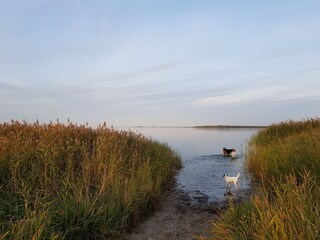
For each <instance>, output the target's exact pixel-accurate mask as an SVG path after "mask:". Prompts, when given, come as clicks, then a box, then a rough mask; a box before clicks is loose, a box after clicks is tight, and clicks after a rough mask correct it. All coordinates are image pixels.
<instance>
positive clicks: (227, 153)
mask: <svg viewBox="0 0 320 240" xmlns="http://www.w3.org/2000/svg"><path fill="white" fill-rule="evenodd" d="M223 156H230V157H232V158H235V157H236V150H235V149H233V148H231V149H227V148H225V147H224V148H223Z"/></svg>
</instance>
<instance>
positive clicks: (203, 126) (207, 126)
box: [133, 125, 267, 129]
mask: <svg viewBox="0 0 320 240" xmlns="http://www.w3.org/2000/svg"><path fill="white" fill-rule="evenodd" d="M133 127H135V128H203V129H207V128H214V129H225V128H239V129H240V128H266V127H267V126H252V125H199V126H133Z"/></svg>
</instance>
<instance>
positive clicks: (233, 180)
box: [223, 173, 240, 193]
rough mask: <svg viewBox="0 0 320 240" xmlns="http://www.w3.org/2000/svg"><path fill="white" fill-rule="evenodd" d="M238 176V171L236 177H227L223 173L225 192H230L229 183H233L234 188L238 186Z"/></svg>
mask: <svg viewBox="0 0 320 240" xmlns="http://www.w3.org/2000/svg"><path fill="white" fill-rule="evenodd" d="M239 176H240V173H238V175H237V176H236V177H229V176H228V175H226V174H224V175H223V178H224V180H226V185H227V192H228V193H231V191H230V185H231V183H233V184H234V186H235V187H236V188H238V187H239V185H238V179H239Z"/></svg>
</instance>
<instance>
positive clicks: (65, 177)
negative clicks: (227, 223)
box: [0, 121, 181, 239]
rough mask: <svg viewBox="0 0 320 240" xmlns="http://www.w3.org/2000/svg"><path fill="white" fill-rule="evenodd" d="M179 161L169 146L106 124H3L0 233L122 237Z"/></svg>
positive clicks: (36, 236)
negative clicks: (95, 127)
mask: <svg viewBox="0 0 320 240" xmlns="http://www.w3.org/2000/svg"><path fill="white" fill-rule="evenodd" d="M180 167H181V161H180V158H179V156H178V155H177V154H176V153H175V152H174V151H173V150H172V149H171V148H170V147H169V146H167V145H165V144H162V143H159V142H157V141H154V140H152V139H149V138H146V137H144V136H142V135H138V134H135V133H132V132H126V131H116V130H113V129H109V128H107V127H106V125H105V124H104V125H100V126H99V127H98V128H97V129H92V128H90V127H87V126H83V125H80V126H78V125H76V124H72V123H69V124H68V125H65V124H61V123H59V122H57V123H50V124H39V123H33V124H27V123H20V122H14V121H12V122H11V123H4V124H0V239H105V238H110V237H117V236H118V235H119V234H120V233H121V232H123V231H125V230H126V229H128V228H130V227H132V226H134V225H135V224H136V223H137V222H139V221H140V220H141V219H142V218H144V217H145V215H146V214H147V213H148V212H149V211H151V210H152V209H154V208H155V207H156V206H157V204H158V201H159V199H160V196H161V194H162V193H163V191H164V190H165V189H166V187H167V186H168V184H170V183H171V182H172V180H173V176H174V174H175V172H176V170H177V169H179V168H180Z"/></svg>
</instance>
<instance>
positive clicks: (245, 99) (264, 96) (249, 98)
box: [193, 86, 320, 107]
mask: <svg viewBox="0 0 320 240" xmlns="http://www.w3.org/2000/svg"><path fill="white" fill-rule="evenodd" d="M298 100H314V101H318V100H320V90H318V89H309V90H308V91H301V89H299V88H290V87H281V86H274V87H263V88H262V87H251V88H250V89H241V88H239V89H236V90H231V91H229V92H225V93H224V94H221V95H217V96H209V97H202V98H198V99H195V100H194V101H193V104H195V105H198V106H219V107H224V106H237V105H244V104H252V103H255V104H257V103H271V102H278V103H279V102H282V101H298Z"/></svg>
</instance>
